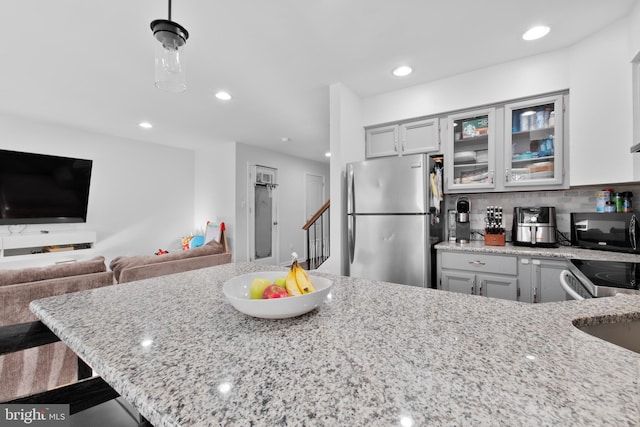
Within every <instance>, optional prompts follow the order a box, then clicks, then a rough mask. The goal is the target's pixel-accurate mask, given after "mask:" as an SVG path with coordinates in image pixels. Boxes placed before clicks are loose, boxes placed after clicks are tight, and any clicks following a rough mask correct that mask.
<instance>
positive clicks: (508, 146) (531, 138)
mask: <svg viewBox="0 0 640 427" xmlns="http://www.w3.org/2000/svg"><path fill="white" fill-rule="evenodd" d="M562 113H563V111H562V96H561V95H559V96H553V97H547V98H538V99H535V100H531V101H525V102H518V103H514V104H507V105H506V106H505V151H504V155H505V159H504V163H505V182H504V185H505V187H509V186H511V187H518V186H532V185H553V184H562V180H563V170H562V168H563V160H562V154H563V144H564V142H563V140H562V135H563V130H562V125H563V116H562Z"/></svg>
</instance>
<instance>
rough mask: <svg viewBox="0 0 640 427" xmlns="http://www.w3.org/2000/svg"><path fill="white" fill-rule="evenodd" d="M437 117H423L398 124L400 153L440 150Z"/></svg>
mask: <svg viewBox="0 0 640 427" xmlns="http://www.w3.org/2000/svg"><path fill="white" fill-rule="evenodd" d="M438 123H439V121H438V119H425V120H419V121H416V122H409V123H402V124H400V150H401V152H402V154H416V153H433V152H437V151H439V150H440V127H439V125H438Z"/></svg>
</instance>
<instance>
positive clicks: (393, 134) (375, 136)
mask: <svg viewBox="0 0 640 427" xmlns="http://www.w3.org/2000/svg"><path fill="white" fill-rule="evenodd" d="M398 154H399V151H398V125H389V126H381V127H376V128H373V129H367V141H366V150H365V155H366V157H367V158H368V159H369V158H372V157H385V156H397V155H398Z"/></svg>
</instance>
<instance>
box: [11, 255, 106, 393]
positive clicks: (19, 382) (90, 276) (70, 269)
mask: <svg viewBox="0 0 640 427" xmlns="http://www.w3.org/2000/svg"><path fill="white" fill-rule="evenodd" d="M113 284H114V278H113V272H111V271H107V267H106V265H105V260H104V257H95V258H93V259H91V260H87V261H79V262H73V263H64V264H57V265H52V266H47V267H37V268H24V269H19V270H0V326H8V325H14V324H19V323H26V322H32V321H36V320H38V319H37V318H36V317H35V315H34V314H33V313H32V312H31V310H29V303H30V302H31V301H33V300H35V299H40V298H45V297H48V296H54V295H61V294H65V293H70V292H76V291H81V290H85V289H93V288H99V287H102V286H109V285H113ZM77 377H78V358H77V356H76V355H75V353H73V352H72V351H71V350H70V349H69V348H68V347H67V346H66V345H65V344H63V343H61V342H56V343H53V344H47V345H43V346H39V347H34V348H30V349H28V350H23V351H19V352H15V353H10V354H7V355H4V356H0V401H5V400H9V399H13V398H15V397H18V396H23V395H28V394H34V393H38V392H41V391H45V390H50V389H52V388H54V387H57V386H60V385H64V384H68V383H71V382H75V381H76V380H77Z"/></svg>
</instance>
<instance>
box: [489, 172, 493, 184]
mask: <svg viewBox="0 0 640 427" xmlns="http://www.w3.org/2000/svg"><path fill="white" fill-rule="evenodd" d="M489 177H490V178H489V180H490V181H491V183H492V184H493V183H494V182H493V171H492V170H491V171H489Z"/></svg>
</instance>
